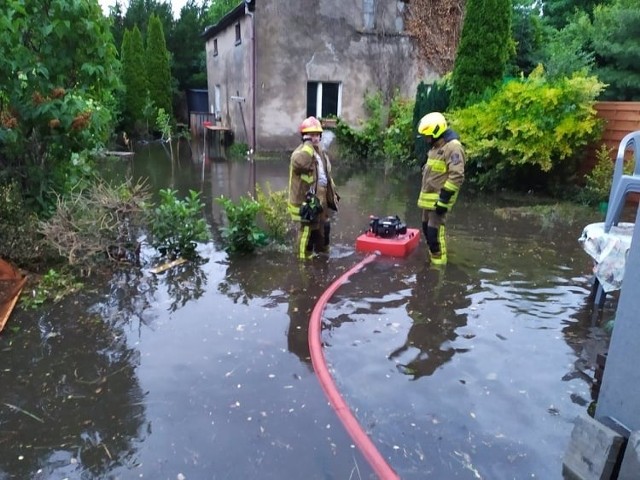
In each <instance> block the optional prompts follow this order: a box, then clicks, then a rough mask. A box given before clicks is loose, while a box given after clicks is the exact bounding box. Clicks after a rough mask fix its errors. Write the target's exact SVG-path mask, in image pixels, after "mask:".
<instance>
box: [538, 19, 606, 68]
mask: <svg viewBox="0 0 640 480" xmlns="http://www.w3.org/2000/svg"><path fill="white" fill-rule="evenodd" d="M591 31H592V27H591V21H590V20H589V17H588V16H587V15H586V14H585V13H577V14H576V15H575V16H574V17H573V21H572V22H571V23H569V24H567V25H566V26H565V27H564V28H562V29H561V30H559V31H553V30H552V31H549V32H548V35H547V39H546V41H545V42H544V48H543V49H542V51H541V55H540V60H541V62H542V63H543V64H544V67H545V71H546V73H547V78H549V79H554V78H562V77H570V76H571V75H573V74H574V73H575V72H582V73H584V74H585V75H586V74H587V73H588V72H590V71H591V70H592V68H593V65H594V55H593V52H592V51H590V50H589V48H588V45H589V38H590V36H591Z"/></svg>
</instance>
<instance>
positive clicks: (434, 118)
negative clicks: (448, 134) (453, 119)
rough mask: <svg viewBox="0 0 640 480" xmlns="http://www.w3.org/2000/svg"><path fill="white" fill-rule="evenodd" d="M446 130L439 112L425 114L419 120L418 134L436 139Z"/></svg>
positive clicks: (445, 123) (445, 124)
mask: <svg viewBox="0 0 640 480" xmlns="http://www.w3.org/2000/svg"><path fill="white" fill-rule="evenodd" d="M446 129H447V121H446V120H445V118H444V115H442V114H441V113H440V112H431V113H427V114H426V115H425V116H424V117H422V118H421V119H420V123H419V124H418V133H419V134H421V135H425V136H431V137H433V138H438V137H440V135H442V134H443V133H444V131H445V130H446Z"/></svg>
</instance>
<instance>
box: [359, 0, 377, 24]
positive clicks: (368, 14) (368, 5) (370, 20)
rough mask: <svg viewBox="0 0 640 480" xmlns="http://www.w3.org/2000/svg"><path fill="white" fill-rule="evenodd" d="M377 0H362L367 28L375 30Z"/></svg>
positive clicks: (364, 21)
mask: <svg viewBox="0 0 640 480" xmlns="http://www.w3.org/2000/svg"><path fill="white" fill-rule="evenodd" d="M376 3H377V2H376V1H375V0H362V17H363V18H362V20H363V23H364V29H365V30H373V29H374V28H375V27H376Z"/></svg>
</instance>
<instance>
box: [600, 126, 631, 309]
mask: <svg viewBox="0 0 640 480" xmlns="http://www.w3.org/2000/svg"><path fill="white" fill-rule="evenodd" d="M627 150H632V151H633V159H634V167H633V173H632V174H631V175H628V174H625V173H623V171H624V156H625V152H626V151H627ZM632 192H637V193H640V130H636V131H635V132H631V133H628V134H627V135H625V136H624V138H623V139H622V140H621V141H620V145H619V146H618V154H617V156H616V164H615V166H614V169H613V180H612V182H611V191H610V192H609V204H608V206H607V214H606V216H605V220H604V231H605V233H608V232H609V231H610V230H611V227H612V226H614V225H617V224H618V222H619V221H620V215H621V214H622V209H623V208H624V204H625V203H626V200H627V194H629V193H632ZM591 295H592V298H593V299H594V302H595V304H596V305H598V306H600V307H601V306H602V305H604V300H605V297H606V293H605V292H604V290H603V289H602V285H600V282H599V281H598V279H597V278H595V277H594V279H593V287H592V289H591Z"/></svg>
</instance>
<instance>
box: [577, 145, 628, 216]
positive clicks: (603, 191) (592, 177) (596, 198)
mask: <svg viewBox="0 0 640 480" xmlns="http://www.w3.org/2000/svg"><path fill="white" fill-rule="evenodd" d="M633 167H634V165H633V162H625V163H624V165H623V168H622V170H623V172H624V173H625V174H630V173H631V172H633ZM614 168H615V163H614V162H613V161H612V160H611V149H610V148H607V146H606V145H605V144H602V145H601V146H600V148H599V149H598V151H597V152H596V164H595V166H594V167H593V170H591V171H590V172H589V173H587V174H586V175H585V176H584V180H585V185H584V188H583V189H581V190H580V193H579V195H578V200H579V201H581V202H582V203H585V204H587V205H598V204H599V203H601V202H606V201H607V200H608V199H609V193H610V192H611V182H612V181H613V171H614Z"/></svg>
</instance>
